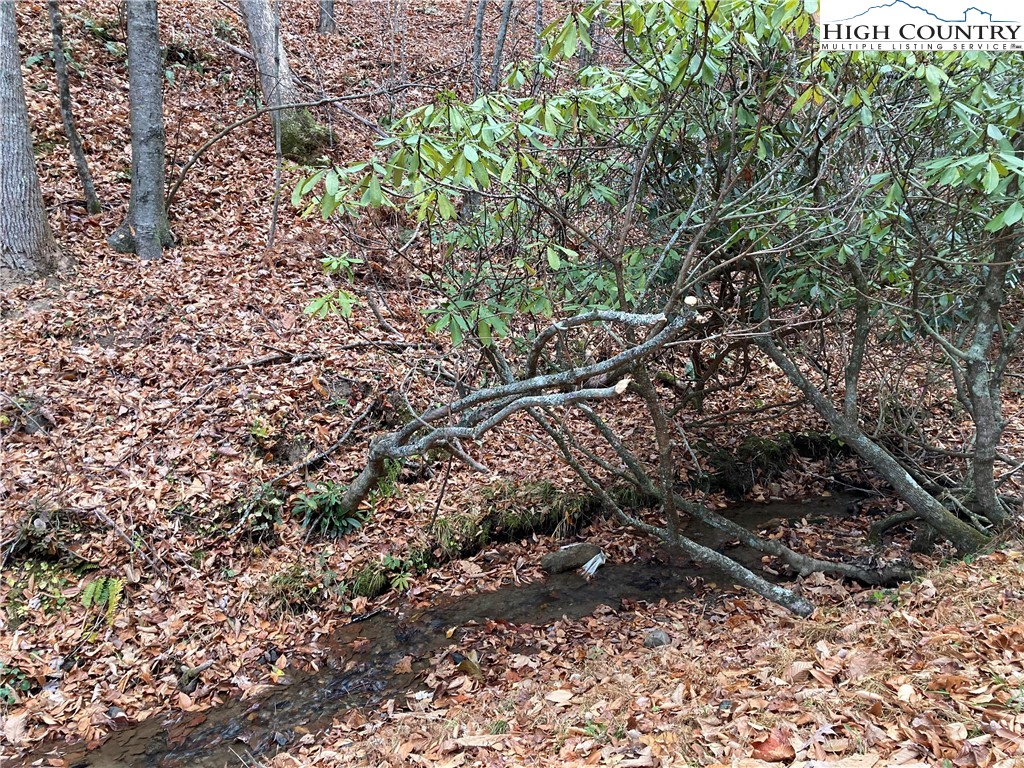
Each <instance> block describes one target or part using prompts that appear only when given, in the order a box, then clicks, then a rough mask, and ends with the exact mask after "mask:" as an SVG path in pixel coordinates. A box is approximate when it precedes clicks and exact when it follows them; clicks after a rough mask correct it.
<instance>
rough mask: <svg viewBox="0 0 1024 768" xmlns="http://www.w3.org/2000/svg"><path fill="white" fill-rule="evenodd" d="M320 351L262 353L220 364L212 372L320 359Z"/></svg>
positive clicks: (321, 355)
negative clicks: (254, 356)
mask: <svg viewBox="0 0 1024 768" xmlns="http://www.w3.org/2000/svg"><path fill="white" fill-rule="evenodd" d="M322 359H323V353H322V352H278V353H276V354H273V355H264V356H263V357H257V358H256V359H255V360H250V361H249V362H247V363H236V364H235V365H222V366H221V367H220V368H214V369H213V372H214V373H227V372H228V371H242V370H248V369H249V368H261V367H262V366H265V365H276V364H278V363H306V362H309V361H310V360H322Z"/></svg>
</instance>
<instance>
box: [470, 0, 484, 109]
mask: <svg viewBox="0 0 1024 768" xmlns="http://www.w3.org/2000/svg"><path fill="white" fill-rule="evenodd" d="M486 11H487V0H479V2H478V3H477V4H476V21H475V22H474V23H473V98H474V99H475V98H476V97H477V96H479V95H480V91H481V90H482V88H483V81H482V78H483V50H484V15H485V12H486Z"/></svg>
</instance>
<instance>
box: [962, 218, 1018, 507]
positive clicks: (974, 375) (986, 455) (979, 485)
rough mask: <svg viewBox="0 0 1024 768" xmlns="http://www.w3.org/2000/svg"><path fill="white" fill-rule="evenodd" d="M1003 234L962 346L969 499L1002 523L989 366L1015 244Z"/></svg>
mask: <svg viewBox="0 0 1024 768" xmlns="http://www.w3.org/2000/svg"><path fill="white" fill-rule="evenodd" d="M1010 242H1011V241H1010V239H1009V238H1007V240H1006V241H1004V242H1003V243H1002V244H1001V245H1000V246H997V247H996V249H995V254H994V258H993V261H992V264H991V265H990V266H989V268H988V275H987V276H986V279H985V285H984V286H983V288H982V291H981V296H980V299H979V301H978V304H977V308H976V310H975V321H974V338H973V340H972V343H971V346H970V347H969V348H968V350H967V366H966V367H967V375H966V384H967V396H968V398H969V399H970V402H971V416H972V419H973V421H974V460H973V462H972V464H971V473H972V478H971V479H972V481H973V485H974V502H975V504H976V506H977V508H978V511H979V512H980V513H981V514H982V515H984V516H985V517H986V518H987V519H988V521H989V522H991V523H993V524H995V525H1005V524H1006V523H1007V522H1008V521H1009V515H1007V513H1006V510H1005V509H1003V505H1002V503H1001V502H1000V500H999V495H998V493H997V491H996V479H995V465H996V453H997V449H998V447H999V439H1000V438H1001V437H1002V434H1003V409H1002V391H1001V390H1002V376H1001V375H999V374H998V373H997V372H996V371H993V365H992V363H991V360H990V358H991V355H990V352H991V349H992V342H993V337H994V336H995V334H996V333H997V331H999V310H1000V308H1001V307H1002V305H1003V301H1004V299H1005V295H1004V285H1005V282H1006V275H1007V272H1008V271H1009V268H1010V264H1011V263H1012V260H1013V255H1014V248H1013V247H1011V245H1010Z"/></svg>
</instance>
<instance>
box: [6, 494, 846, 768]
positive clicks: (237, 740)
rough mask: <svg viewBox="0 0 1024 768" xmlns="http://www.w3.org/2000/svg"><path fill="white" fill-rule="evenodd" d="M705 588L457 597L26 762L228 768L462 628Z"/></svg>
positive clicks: (533, 588)
mask: <svg viewBox="0 0 1024 768" xmlns="http://www.w3.org/2000/svg"><path fill="white" fill-rule="evenodd" d="M854 501H855V497H850V496H834V497H827V498H823V499H817V500H814V501H811V502H804V503H793V502H778V503H771V504H745V505H738V506H736V507H734V508H732V509H730V510H725V511H724V514H726V515H728V516H729V517H730V518H731V519H733V520H734V521H735V522H737V523H739V524H741V525H743V526H745V527H747V528H751V529H757V528H763V527H765V526H766V525H770V524H771V523H772V521H775V520H778V521H782V520H801V519H807V520H808V521H810V522H814V521H819V522H821V521H827V520H828V519H829V518H837V517H844V516H848V515H849V514H851V512H850V510H851V507H852V505H853V503H854ZM692 535H693V538H694V539H695V540H696V541H698V542H699V543H701V544H703V545H705V546H708V547H711V548H716V549H721V548H723V547H727V546H730V542H729V541H728V540H727V537H726V536H725V535H724V534H722V533H720V532H718V531H703V530H702V531H699V532H694V533H693V534H692ZM729 555H730V556H731V557H733V558H735V559H737V560H738V561H740V562H741V563H743V564H744V565H746V566H747V567H749V568H752V569H757V570H760V567H761V556H760V554H759V553H756V552H753V551H749V550H746V549H744V548H740V547H737V548H732V547H731V546H730V549H729ZM765 575H766V576H767V577H769V578H777V577H774V576H773V575H772V574H770V573H766V574H765ZM708 582H715V583H719V584H721V583H727V582H726V581H725V580H724V579H723V576H722V574H720V573H719V572H717V571H715V570H712V569H709V568H706V567H703V566H700V565H697V564H694V563H675V564H672V563H668V562H664V561H662V560H661V559H652V560H651V561H649V562H644V563H640V562H634V563H620V564H607V565H605V566H603V567H602V568H601V569H600V570H599V571H598V573H597V576H596V577H595V578H593V579H591V580H589V581H588V580H585V579H584V578H583V577H582V576H580V575H579V574H578V573H576V572H567V573H559V574H552V575H550V576H548V577H547V578H546V579H544V580H542V581H535V582H532V583H529V584H525V585H522V586H508V587H503V588H501V589H498V590H495V591H491V592H482V593H478V594H472V595H466V596H464V597H461V598H458V599H455V600H451V601H448V602H443V603H440V604H438V605H436V606H433V607H430V608H428V609H426V610H422V611H418V612H413V613H404V612H402V611H401V609H400V610H399V611H398V612H397V613H388V612H380V613H373V614H369V615H368V616H367V617H366V618H365V619H363V620H358V619H356V620H354V621H353V622H351V623H350V624H348V625H346V626H345V627H343V628H342V629H341V630H340V631H339V632H338V633H337V634H336V635H335V636H334V638H333V639H332V646H333V647H334V648H335V649H337V653H336V655H335V657H334V659H333V661H332V663H330V664H328V665H325V666H324V667H323V668H322V669H320V670H319V671H318V672H316V673H298V674H295V675H294V677H293V678H292V682H291V683H290V684H287V685H280V686H278V687H276V688H274V689H273V690H271V691H268V692H266V693H263V694H261V695H258V696H254V697H252V698H250V699H248V700H238V701H233V702H230V703H227V704H224V705H222V706H219V707H215V708H213V709H210V710H208V711H206V712H199V713H192V712H190V713H186V714H184V715H169V716H167V717H164V718H153V719H150V720H146V721H144V722H141V723H139V724H137V725H135V726H132V727H129V728H125V729H123V730H118V731H115V732H113V733H112V734H110V736H109V737H108V738H107V740H106V741H105V742H104V743H103V744H102V745H101V746H100V747H99V748H97V749H94V750H91V751H89V750H87V749H86V748H85V747H84V745H72V746H67V745H49V746H48V748H43V749H40V750H38V751H37V752H36V753H35V754H34V755H33V756H32V757H31V758H30V761H31V760H39V759H41V758H50V759H52V758H54V757H59V758H61V759H62V760H63V761H64V764H65V765H68V766H73V767H75V768H86V767H87V766H89V767H91V768H126V767H129V766H130V767H131V768H135V767H140V768H141V767H147V768H149V767H152V768H158V767H159V768H184V767H185V766H198V767H204V766H210V767H211V768H212V767H213V766H223V765H225V764H237V763H238V762H239V756H240V755H244V754H250V755H253V756H255V757H257V758H259V757H261V756H267V755H272V754H273V753H274V752H275V751H276V750H277V749H279V748H283V747H286V746H288V745H290V744H292V743H293V742H294V741H295V740H297V739H298V738H300V737H301V736H302V735H304V734H308V733H317V732H318V731H321V730H324V729H326V728H327V727H329V726H330V724H331V722H332V720H333V719H334V718H335V717H336V716H337V715H338V714H340V713H342V712H344V711H347V710H350V709H353V708H373V707H375V706H376V705H378V704H379V703H381V702H383V701H385V700H387V699H390V698H396V697H400V696H402V695H404V694H407V693H412V692H413V691H415V690H416V688H417V684H418V682H419V681H420V680H421V679H422V678H423V677H424V676H425V675H426V673H427V671H429V668H430V665H431V664H432V663H433V661H432V659H434V658H435V657H436V656H437V654H438V653H439V652H440V651H441V649H443V648H446V647H447V646H449V645H453V644H457V643H458V641H459V638H460V634H459V630H460V628H462V627H465V626H467V625H472V624H474V623H478V622H480V621H481V620H485V619H491V620H493V621H498V622H504V623H506V624H510V625H545V624H549V623H551V622H554V621H557V620H559V619H561V618H562V617H567V618H570V619H577V618H580V617H583V616H586V615H589V614H590V613H592V612H593V611H594V609H595V608H597V606H599V605H606V606H609V607H610V608H612V610H615V611H619V610H636V609H637V607H638V606H642V605H644V604H648V605H653V604H657V603H658V601H660V600H662V599H665V600H669V601H682V600H686V599H693V598H695V597H697V596H699V595H700V594H701V589H700V587H701V584H702V583H708ZM407 657H411V659H412V663H411V668H409V669H408V671H403V672H398V671H396V667H399V669H401V668H402V667H401V666H400V665H399V661H400V660H402V659H405V658H407ZM25 764H26V765H27V764H29V762H26V763H25Z"/></svg>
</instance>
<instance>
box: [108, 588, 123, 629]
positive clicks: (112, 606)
mask: <svg viewBox="0 0 1024 768" xmlns="http://www.w3.org/2000/svg"><path fill="white" fill-rule="evenodd" d="M107 584H108V589H107V624H108V625H112V624H113V623H114V614H115V613H117V606H118V604H119V603H120V602H121V596H122V595H123V594H124V579H121V578H117V577H112V578H109V579H107Z"/></svg>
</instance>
